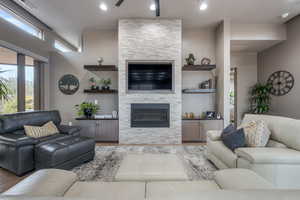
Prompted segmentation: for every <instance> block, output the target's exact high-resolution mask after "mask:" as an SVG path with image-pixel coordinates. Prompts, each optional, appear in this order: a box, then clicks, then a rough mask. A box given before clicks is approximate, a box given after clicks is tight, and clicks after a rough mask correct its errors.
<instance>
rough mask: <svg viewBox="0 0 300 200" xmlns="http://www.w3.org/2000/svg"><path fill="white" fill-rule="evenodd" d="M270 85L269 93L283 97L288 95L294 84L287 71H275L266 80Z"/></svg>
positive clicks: (291, 76)
mask: <svg viewBox="0 0 300 200" xmlns="http://www.w3.org/2000/svg"><path fill="white" fill-rule="evenodd" d="M268 84H270V85H271V89H270V93H271V94H272V95H275V96H283V95H286V94H287V93H289V92H290V91H291V90H292V89H293V87H294V84H295V80H294V77H293V75H292V74H291V73H290V72H287V71H277V72H274V73H273V74H271V76H270V77H269V79H268Z"/></svg>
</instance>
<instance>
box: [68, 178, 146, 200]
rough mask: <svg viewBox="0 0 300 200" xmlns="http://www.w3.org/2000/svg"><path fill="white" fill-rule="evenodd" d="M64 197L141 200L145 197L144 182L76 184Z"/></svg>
mask: <svg viewBox="0 0 300 200" xmlns="http://www.w3.org/2000/svg"><path fill="white" fill-rule="evenodd" d="M65 197H67V198H95V199H103V200H121V199H128V200H142V199H144V197H145V182H76V183H75V184H74V185H73V186H72V187H71V188H70V189H69V190H68V191H67V192H66V194H65Z"/></svg>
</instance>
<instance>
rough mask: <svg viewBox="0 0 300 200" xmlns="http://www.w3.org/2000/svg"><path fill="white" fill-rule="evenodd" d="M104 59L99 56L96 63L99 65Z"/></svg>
mask: <svg viewBox="0 0 300 200" xmlns="http://www.w3.org/2000/svg"><path fill="white" fill-rule="evenodd" d="M103 61H104V59H103V58H102V57H100V58H99V59H98V60H97V62H98V65H99V66H101V65H102V63H103Z"/></svg>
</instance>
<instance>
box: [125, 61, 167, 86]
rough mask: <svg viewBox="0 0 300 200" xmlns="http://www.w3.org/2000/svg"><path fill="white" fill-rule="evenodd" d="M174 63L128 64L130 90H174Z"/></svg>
mask: <svg viewBox="0 0 300 200" xmlns="http://www.w3.org/2000/svg"><path fill="white" fill-rule="evenodd" d="M172 67H173V64H172V63H128V90H172V85H173V83H172V81H173V80H172V78H173V70H172Z"/></svg>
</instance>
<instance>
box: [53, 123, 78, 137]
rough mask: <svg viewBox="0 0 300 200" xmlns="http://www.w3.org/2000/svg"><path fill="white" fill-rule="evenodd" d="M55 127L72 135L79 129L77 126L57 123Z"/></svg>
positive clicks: (63, 132) (76, 133) (75, 134)
mask: <svg viewBox="0 0 300 200" xmlns="http://www.w3.org/2000/svg"><path fill="white" fill-rule="evenodd" d="M57 128H58V130H59V131H60V133H62V134H67V135H74V136H77V135H79V134H80V130H81V128H80V127H79V126H67V125H59V126H58V127H57Z"/></svg>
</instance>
